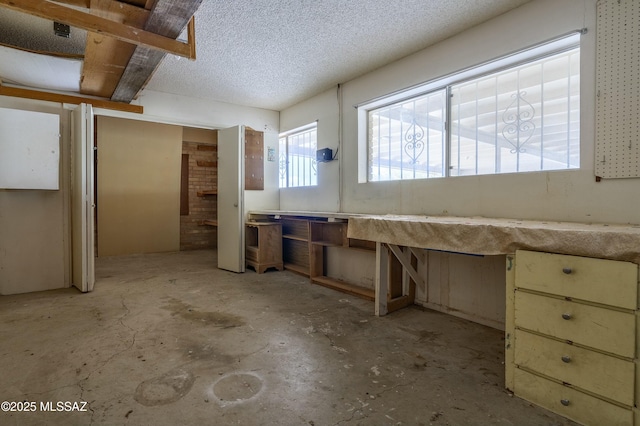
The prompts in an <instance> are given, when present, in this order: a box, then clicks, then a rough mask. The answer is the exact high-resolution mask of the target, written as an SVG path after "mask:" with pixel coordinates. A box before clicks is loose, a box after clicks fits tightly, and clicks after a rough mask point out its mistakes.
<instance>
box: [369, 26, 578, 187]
mask: <svg viewBox="0 0 640 426" xmlns="http://www.w3.org/2000/svg"><path fill="white" fill-rule="evenodd" d="M578 42H579V36H574V37H572V38H569V39H563V40H562V42H557V43H556V44H553V43H551V44H549V45H545V46H544V49H542V48H538V50H539V51H535V56H534V57H531V56H532V55H533V53H531V52H529V55H528V56H529V57H527V58H525V59H522V57H518V56H517V55H514V57H510V58H504V59H502V60H501V61H502V62H501V63H498V62H494V63H492V64H487V65H485V66H483V67H478V68H477V69H475V70H474V69H472V70H467V71H465V72H464V73H461V75H458V76H453V77H448V78H447V79H442V81H438V82H432V83H429V84H427V85H425V86H424V87H423V88H422V90H420V89H421V88H420V87H418V88H413V89H411V91H410V92H406V93H404V94H403V93H399V94H394V95H391V96H389V97H388V98H383V99H379V100H376V101H375V102H373V103H372V104H370V105H365V106H363V107H361V109H363V111H364V112H365V113H366V115H361V118H363V116H364V117H366V120H367V130H366V131H367V179H366V180H367V181H384V180H400V179H423V178H434V177H446V176H464V175H482V174H497V173H513V172H529V171H542V170H558V169H574V168H578V167H580V48H579V46H578ZM540 50H542V52H540ZM505 61H506V62H507V64H505V63H504V62H505ZM462 74H463V75H462ZM445 80H446V81H445ZM403 95H404V96H403Z"/></svg>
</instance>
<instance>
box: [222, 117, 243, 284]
mask: <svg viewBox="0 0 640 426" xmlns="http://www.w3.org/2000/svg"><path fill="white" fill-rule="evenodd" d="M244 267H245V265H244V126H236V127H231V128H229V129H222V130H219V131H218V268H220V269H226V270H228V271H232V272H244Z"/></svg>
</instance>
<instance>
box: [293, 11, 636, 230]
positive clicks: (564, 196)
mask: <svg viewBox="0 0 640 426" xmlns="http://www.w3.org/2000/svg"><path fill="white" fill-rule="evenodd" d="M595 15H596V0H536V1H532V2H529V3H527V4H525V5H523V6H522V7H520V8H517V9H515V10H513V11H511V12H508V13H506V14H504V15H502V16H499V17H497V18H495V19H493V20H490V21H488V22H485V23H484V24H481V25H479V26H477V27H474V28H472V29H470V30H467V31H465V32H463V33H461V34H459V35H457V36H455V37H452V38H450V39H447V40H445V41H443V42H441V43H438V44H436V45H434V46H432V47H429V48H427V49H425V50H422V51H420V52H418V53H416V54H414V55H411V56H408V57H406V58H404V59H402V60H399V61H396V62H394V63H392V64H390V65H388V66H385V67H382V68H380V69H378V70H376V71H374V72H371V73H368V74H366V75H364V76H362V77H359V78H357V79H354V80H352V81H349V82H347V83H345V84H344V85H343V104H342V106H343V107H342V111H343V113H342V119H343V141H344V142H343V152H341V153H340V167H341V172H342V174H343V177H342V192H343V196H342V210H341V211H344V212H350V213H376V214H386V213H394V214H429V215H455V216H487V217H507V218H519V219H541V220H558V221H576V222H611V223H640V214H639V213H638V212H639V211H640V182H639V181H638V179H617V180H603V181H602V182H600V183H596V182H595V172H594V170H595V169H594V146H595V128H594V123H595V48H596V45H595V35H596V24H595ZM580 28H587V29H588V33H587V34H585V35H583V36H582V43H581V61H582V64H581V129H580V131H581V168H580V170H573V171H552V172H540V173H521V174H507V175H488V176H466V177H451V178H446V179H429V180H418V181H394V182H379V183H358V170H357V164H358V139H357V138H358V134H357V111H356V109H355V108H353V106H354V105H357V104H360V103H363V102H366V101H368V100H370V99H373V98H376V97H378V96H382V95H385V94H388V93H391V92H394V91H397V90H401V89H404V88H407V87H410V86H413V85H416V84H419V83H423V82H426V81H429V80H431V79H435V78H437V77H441V76H444V75H447V74H451V73H453V72H455V71H458V70H461V69H464V68H467V67H470V66H473V65H477V64H479V63H482V62H486V61H487V60H491V59H494V58H497V57H500V56H502V55H505V54H508V53H510V52H514V51H517V50H521V49H523V48H525V47H528V46H531V45H534V44H536V43H539V42H542V41H545V40H548V39H551V38H554V37H557V36H559V35H563V34H565V33H567V32H569V31H573V30H577V29H580ZM331 92H332V91H329V92H327V93H322V94H320V95H318V96H316V97H314V98H312V99H309V100H307V101H305V102H302V103H300V104H298V105H295V106H292V107H291V108H289V109H287V110H285V111H282V112H281V126H282V129H283V130H286V129H287V128H288V127H294V126H295V125H298V124H301V123H300V121H304V120H301V119H300V118H301V117H303V118H304V119H307V120H309V119H316V118H320V121H319V122H318V138H319V145H321V146H332V145H333V144H334V139H335V137H334V136H333V135H334V133H333V132H334V131H335V129H336V128H337V126H338V124H337V121H336V119H335V117H336V112H337V105H336V104H335V102H331V101H330V95H329V93H331ZM333 92H334V93H335V91H333ZM321 118H325V119H324V120H322V119H321ZM332 118H333V120H332ZM331 166H332V167H335V166H336V165H335V162H334V163H332V164H331ZM332 175H337V172H335V171H333V170H332ZM298 189H299V190H297V191H295V192H294V191H291V190H288V191H281V208H282V209H287V208H290V207H291V208H293V206H301V205H304V206H306V205H309V206H313V208H315V206H318V207H321V208H318V209H319V210H328V211H336V208H335V207H336V204H339V203H336V201H335V200H336V198H337V197H338V194H339V191H338V189H337V188H336V187H335V179H334V178H331V179H328V180H325V179H322V180H321V181H320V183H319V185H318V187H316V188H312V189H305V188H298ZM320 194H321V196H322V197H323V200H331V202H323V203H321V204H320V205H318V204H319V200H318V198H319V195H320Z"/></svg>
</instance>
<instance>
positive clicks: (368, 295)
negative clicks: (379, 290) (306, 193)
mask: <svg viewBox="0 0 640 426" xmlns="http://www.w3.org/2000/svg"><path fill="white" fill-rule="evenodd" d="M278 220H279V221H280V223H281V224H282V250H283V260H284V267H285V269H288V270H290V271H293V272H296V273H298V274H302V275H304V276H307V277H309V279H310V281H311V282H312V283H314V284H319V285H322V286H325V287H329V288H332V289H334V290H338V291H341V292H344V293H348V294H352V295H355V296H358V297H363V298H365V299H368V300H374V298H375V292H374V290H373V289H368V288H364V287H361V286H357V285H354V284H351V283H348V282H345V281H341V280H337V279H335V278H331V277H329V276H327V275H326V273H327V271H326V262H325V258H326V250H327V247H342V248H346V249H356V250H367V251H369V252H371V251H375V248H376V245H375V242H374V241H364V240H356V239H351V238H347V226H348V223H347V220H346V219H333V218H332V219H329V218H326V217H325V218H322V217H304V216H296V217H291V216H282V217H280V218H279V219H278Z"/></svg>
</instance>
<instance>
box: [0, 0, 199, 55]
mask: <svg viewBox="0 0 640 426" xmlns="http://www.w3.org/2000/svg"><path fill="white" fill-rule="evenodd" d="M200 1H201V0H200ZM200 1H197V4H198V5H199V4H200ZM158 3H162V0H158V1H157V2H156V4H155V5H154V10H155V9H156V8H157V6H158ZM176 3H185V4H189V5H190V4H191V3H195V2H193V1H184V2H178V1H176ZM0 6H3V7H6V8H8V9H12V10H16V11H18V12H24V13H28V14H31V15H35V16H38V17H40V18H44V19H51V20H55V21H57V22H61V23H64V24H67V25H71V26H73V27H77V28H82V29H85V30H87V31H92V32H97V33H101V34H105V35H109V36H111V37H114V38H116V39H118V40H122V41H126V42H128V43H133V44H135V45H137V46H139V47H140V46H142V47H144V48H147V49H153V50H158V51H162V52H165V53H172V54H174V55H178V56H183V57H186V58H189V59H195V58H194V57H191V55H192V53H193V52H192V48H191V46H190V45H189V42H192V43H195V41H194V40H189V42H187V43H183V42H181V41H178V40H175V38H176V37H177V36H178V35H179V33H178V35H176V36H174V37H170V36H166V35H160V34H158V33H154V32H153V30H152V29H148V28H145V30H141V29H139V28H135V27H132V26H129V25H126V24H121V23H118V22H114V21H111V20H109V19H106V18H102V17H100V16H96V15H93V14H91V13H88V12H83V11H80V10H77V9H74V8H71V7H68V6H63V5H60V4H56V3H54V2H51V1H48V0H20V1H19V2H18V1H15V0H0ZM196 9H197V7H196ZM152 12H153V11H152ZM193 13H195V9H194V10H193ZM193 13H192V14H191V15H190V16H189V17H188V18H187V20H186V21H185V23H184V25H186V22H188V20H189V19H190V18H191V16H193ZM158 19H162V18H161V17H159V18H158ZM184 25H183V26H182V28H184Z"/></svg>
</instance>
